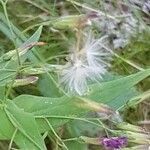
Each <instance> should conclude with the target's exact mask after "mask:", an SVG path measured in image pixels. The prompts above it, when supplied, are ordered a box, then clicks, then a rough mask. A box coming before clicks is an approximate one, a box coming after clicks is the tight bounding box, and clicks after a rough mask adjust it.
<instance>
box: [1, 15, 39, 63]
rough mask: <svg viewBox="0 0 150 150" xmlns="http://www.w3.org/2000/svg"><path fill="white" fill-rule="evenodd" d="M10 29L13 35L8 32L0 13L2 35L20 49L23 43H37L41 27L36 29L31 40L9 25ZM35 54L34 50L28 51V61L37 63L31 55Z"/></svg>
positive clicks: (5, 21)
mask: <svg viewBox="0 0 150 150" xmlns="http://www.w3.org/2000/svg"><path fill="white" fill-rule="evenodd" d="M11 27H12V30H13V34H12V33H11V32H10V29H9V26H8V24H7V20H6V18H5V16H4V15H3V13H0V31H1V32H3V34H4V35H5V36H6V37H7V38H9V39H10V40H11V41H15V42H16V46H17V47H20V46H22V44H23V43H24V42H25V43H26V44H27V43H29V42H37V41H38V40H39V37H40V35H41V31H42V26H41V27H39V28H38V29H37V31H36V32H35V33H34V34H33V35H32V36H31V38H29V39H28V38H27V37H26V36H25V35H24V34H23V33H22V32H21V31H20V30H19V29H18V28H17V27H15V26H14V25H13V24H12V23H11ZM32 51H33V52H35V53H36V49H35V48H32V49H31V51H30V54H28V57H29V59H30V61H33V62H39V60H38V59H37V57H36V56H35V55H34V54H33V52H32Z"/></svg>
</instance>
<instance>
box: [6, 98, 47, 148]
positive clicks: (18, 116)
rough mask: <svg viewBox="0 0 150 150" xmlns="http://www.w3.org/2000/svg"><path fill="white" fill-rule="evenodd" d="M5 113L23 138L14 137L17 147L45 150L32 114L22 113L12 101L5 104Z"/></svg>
mask: <svg viewBox="0 0 150 150" xmlns="http://www.w3.org/2000/svg"><path fill="white" fill-rule="evenodd" d="M5 112H6V114H7V117H8V119H9V121H10V122H11V123H12V125H13V126H14V127H15V128H16V129H17V130H18V132H17V133H19V134H20V133H21V134H22V135H23V136H24V137H22V139H20V138H19V137H18V136H19V135H16V138H15V140H17V141H16V143H18V145H19V146H21V147H22V146H23V147H25V148H26V149H35V150H46V147H45V144H44V141H43V139H42V136H41V135H40V132H39V130H38V126H37V124H36V121H35V118H34V116H33V115H32V114H30V113H27V112H24V111H23V110H22V109H20V108H18V107H17V106H16V105H15V104H14V103H13V102H12V101H8V102H7V107H6V109H5ZM17 133H16V134H17ZM25 139H26V140H25ZM23 141H24V142H23ZM22 142H23V143H22ZM25 143H26V144H25ZM27 143H28V144H27Z"/></svg>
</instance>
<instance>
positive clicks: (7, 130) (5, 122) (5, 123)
mask: <svg viewBox="0 0 150 150" xmlns="http://www.w3.org/2000/svg"><path fill="white" fill-rule="evenodd" d="M0 118H1V123H0V139H1V140H8V139H11V137H12V135H13V133H14V131H15V128H14V127H13V126H12V124H11V122H10V121H9V119H8V117H7V115H6V113H5V111H4V109H3V107H2V106H1V108H0Z"/></svg>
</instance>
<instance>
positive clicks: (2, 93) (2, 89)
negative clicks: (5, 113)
mask: <svg viewBox="0 0 150 150" xmlns="http://www.w3.org/2000/svg"><path fill="white" fill-rule="evenodd" d="M4 97H5V86H2V85H0V100H3V99H4Z"/></svg>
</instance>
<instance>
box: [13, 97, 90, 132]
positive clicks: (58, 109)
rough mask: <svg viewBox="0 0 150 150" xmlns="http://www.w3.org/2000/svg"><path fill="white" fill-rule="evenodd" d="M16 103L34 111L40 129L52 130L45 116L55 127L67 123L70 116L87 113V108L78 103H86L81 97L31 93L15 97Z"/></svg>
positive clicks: (28, 110)
mask: <svg viewBox="0 0 150 150" xmlns="http://www.w3.org/2000/svg"><path fill="white" fill-rule="evenodd" d="M14 102H15V104H16V105H17V106H18V107H20V108H22V109H24V110H25V111H26V112H29V113H32V114H33V115H34V116H35V117H36V121H37V123H38V125H39V128H40V131H41V132H44V131H47V130H50V129H49V127H48V125H47V124H46V122H45V120H44V118H47V119H48V120H49V121H50V123H51V124H52V126H53V127H58V126H61V125H63V124H64V123H66V122H67V121H68V120H69V118H74V117H77V116H78V115H79V114H82V113H85V112H86V111H87V109H84V108H81V107H80V106H78V104H80V103H81V105H82V104H84V103H85V102H82V100H80V99H79V98H71V97H66V96H64V97H61V98H49V97H37V96H31V95H21V96H18V97H16V98H15V99H14Z"/></svg>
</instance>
